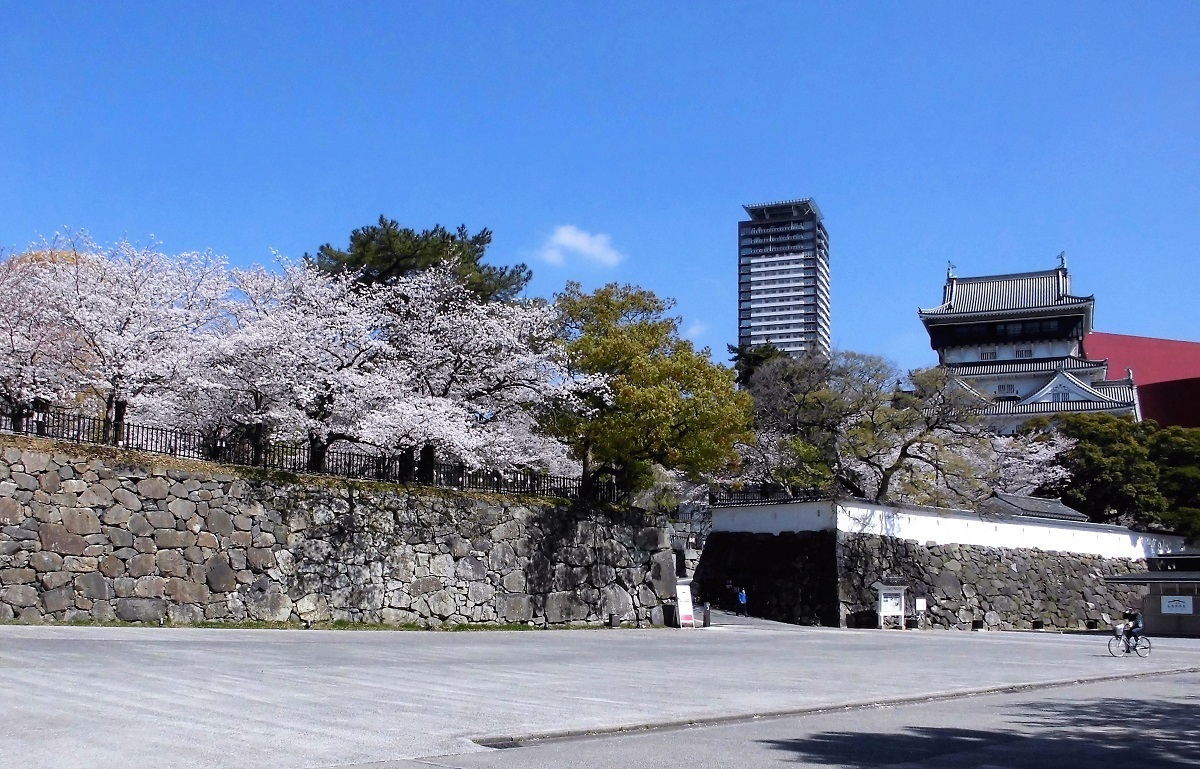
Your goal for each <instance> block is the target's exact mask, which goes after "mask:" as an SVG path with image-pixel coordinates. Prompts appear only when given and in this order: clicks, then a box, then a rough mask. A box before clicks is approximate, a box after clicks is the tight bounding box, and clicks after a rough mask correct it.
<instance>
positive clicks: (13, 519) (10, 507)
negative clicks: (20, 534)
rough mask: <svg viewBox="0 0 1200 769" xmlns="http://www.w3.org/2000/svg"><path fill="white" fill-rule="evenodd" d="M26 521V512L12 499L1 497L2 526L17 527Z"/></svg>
mask: <svg viewBox="0 0 1200 769" xmlns="http://www.w3.org/2000/svg"><path fill="white" fill-rule="evenodd" d="M23 520H25V510H24V508H22V507H21V503H20V502H18V501H17V500H15V499H13V498H12V497H0V526H16V525H17V524H19V523H20V522H21V521H23Z"/></svg>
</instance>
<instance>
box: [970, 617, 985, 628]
mask: <svg viewBox="0 0 1200 769" xmlns="http://www.w3.org/2000/svg"><path fill="white" fill-rule="evenodd" d="M971 629H972V630H983V620H981V619H973V620H971Z"/></svg>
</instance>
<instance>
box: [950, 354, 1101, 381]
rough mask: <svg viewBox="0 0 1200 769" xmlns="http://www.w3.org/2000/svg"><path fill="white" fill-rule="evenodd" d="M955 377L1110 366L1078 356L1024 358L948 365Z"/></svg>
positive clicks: (1077, 369)
mask: <svg viewBox="0 0 1200 769" xmlns="http://www.w3.org/2000/svg"><path fill="white" fill-rule="evenodd" d="M945 366H946V368H947V369H949V370H950V371H952V372H954V375H955V376H988V375H992V374H1028V373H1038V374H1040V373H1050V372H1054V371H1059V370H1062V371H1070V372H1074V373H1078V372H1082V371H1098V370H1100V369H1102V368H1105V367H1106V366H1108V361H1106V360H1088V359H1087V358H1080V357H1079V356H1077V355H1067V356H1063V357H1059V358H1024V359H1021V360H994V361H970V362H967V363H947V364H945Z"/></svg>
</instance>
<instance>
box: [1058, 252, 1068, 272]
mask: <svg viewBox="0 0 1200 769" xmlns="http://www.w3.org/2000/svg"><path fill="white" fill-rule="evenodd" d="M1058 269H1060V270H1065V269H1067V252H1066V251H1059V252H1058Z"/></svg>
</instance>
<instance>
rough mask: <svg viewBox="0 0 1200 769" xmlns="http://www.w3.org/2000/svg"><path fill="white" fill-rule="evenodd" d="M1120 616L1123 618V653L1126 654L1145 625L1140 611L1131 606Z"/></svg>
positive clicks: (1140, 634) (1143, 631)
mask: <svg viewBox="0 0 1200 769" xmlns="http://www.w3.org/2000/svg"><path fill="white" fill-rule="evenodd" d="M1121 616H1122V617H1124V619H1125V634H1124V635H1125V653H1126V654H1128V653H1129V650H1130V649H1131V648H1132V647H1133V645H1134V644H1136V643H1137V639H1138V638H1141V637H1142V634H1143V633H1145V632H1146V626H1145V623H1144V622H1143V621H1142V613H1141V611H1139V610H1137V609H1135V608H1133V607H1132V606H1130V607H1129V608H1127V609H1126V610H1125V613H1124V614H1122V615H1121Z"/></svg>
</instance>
